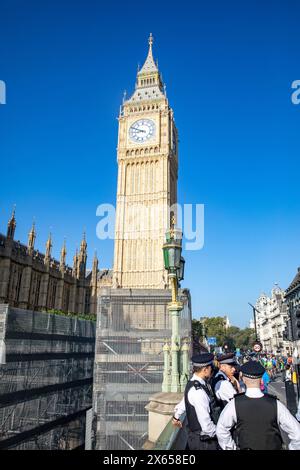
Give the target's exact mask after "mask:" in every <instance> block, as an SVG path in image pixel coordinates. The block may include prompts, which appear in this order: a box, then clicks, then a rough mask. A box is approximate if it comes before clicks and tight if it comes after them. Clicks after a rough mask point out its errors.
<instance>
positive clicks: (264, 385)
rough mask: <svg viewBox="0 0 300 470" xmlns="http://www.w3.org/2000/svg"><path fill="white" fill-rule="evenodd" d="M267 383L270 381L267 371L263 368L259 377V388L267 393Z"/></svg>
mask: <svg viewBox="0 0 300 470" xmlns="http://www.w3.org/2000/svg"><path fill="white" fill-rule="evenodd" d="M269 383H270V376H269V374H268V372H267V371H266V370H265V371H264V373H263V376H262V378H261V386H260V389H261V391H262V392H263V393H268V385H269Z"/></svg>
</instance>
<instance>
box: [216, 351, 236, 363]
mask: <svg viewBox="0 0 300 470" xmlns="http://www.w3.org/2000/svg"><path fill="white" fill-rule="evenodd" d="M217 361H218V362H219V364H230V365H232V366H234V365H235V364H236V358H235V355H234V353H228V354H219V355H218V356H217Z"/></svg>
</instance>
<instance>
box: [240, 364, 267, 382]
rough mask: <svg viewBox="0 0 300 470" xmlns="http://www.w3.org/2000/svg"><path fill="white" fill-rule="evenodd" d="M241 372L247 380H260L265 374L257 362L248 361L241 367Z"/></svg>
mask: <svg viewBox="0 0 300 470" xmlns="http://www.w3.org/2000/svg"><path fill="white" fill-rule="evenodd" d="M241 372H242V374H243V375H244V376H245V377H248V378H249V379H260V378H261V377H262V376H263V375H264V373H265V368H264V367H263V366H262V365H261V364H260V362H258V361H249V362H246V363H245V364H243V365H242V367H241Z"/></svg>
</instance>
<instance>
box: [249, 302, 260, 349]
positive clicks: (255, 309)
mask: <svg viewBox="0 0 300 470" xmlns="http://www.w3.org/2000/svg"><path fill="white" fill-rule="evenodd" d="M248 305H250V307H252V309H253V317H254V328H255V341H258V337H257V327H256V315H255V312H257V313H260V311H259V310H257V308H255V307H254V305H252V304H250V302H248Z"/></svg>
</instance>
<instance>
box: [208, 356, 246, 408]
mask: <svg viewBox="0 0 300 470" xmlns="http://www.w3.org/2000/svg"><path fill="white" fill-rule="evenodd" d="M217 361H218V363H219V372H217V374H216V375H215V376H214V377H213V379H212V388H213V390H214V392H215V395H216V398H217V400H218V402H219V404H220V406H221V407H222V409H223V408H224V407H225V406H226V405H227V403H228V402H229V400H231V398H233V397H234V395H235V394H236V393H240V392H241V389H240V385H239V382H238V380H237V379H236V378H235V377H234V374H235V372H236V369H237V363H236V359H235V356H234V353H229V354H221V355H219V356H217Z"/></svg>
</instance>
